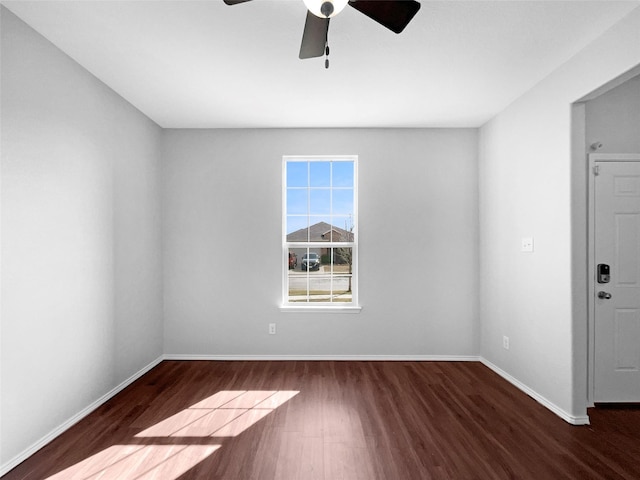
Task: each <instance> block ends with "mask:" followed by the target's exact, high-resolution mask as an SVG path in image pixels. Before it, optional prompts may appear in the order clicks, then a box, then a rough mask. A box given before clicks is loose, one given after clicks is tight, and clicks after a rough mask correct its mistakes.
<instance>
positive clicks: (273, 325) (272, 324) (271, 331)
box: [269, 323, 276, 335]
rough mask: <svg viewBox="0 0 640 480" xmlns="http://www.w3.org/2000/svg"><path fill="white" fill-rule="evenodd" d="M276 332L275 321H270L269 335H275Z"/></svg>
mask: <svg viewBox="0 0 640 480" xmlns="http://www.w3.org/2000/svg"><path fill="white" fill-rule="evenodd" d="M275 334H276V324H275V323H270V324H269V335H275Z"/></svg>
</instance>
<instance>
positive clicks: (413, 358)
mask: <svg viewBox="0 0 640 480" xmlns="http://www.w3.org/2000/svg"><path fill="white" fill-rule="evenodd" d="M163 360H217V361H295V360H300V361H345V362H478V361H480V357H479V356H477V355H190V354H179V353H169V354H165V355H164V356H163Z"/></svg>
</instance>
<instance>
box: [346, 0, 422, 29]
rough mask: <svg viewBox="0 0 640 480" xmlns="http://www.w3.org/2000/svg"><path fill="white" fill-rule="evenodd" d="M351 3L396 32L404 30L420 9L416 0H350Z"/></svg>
mask: <svg viewBox="0 0 640 480" xmlns="http://www.w3.org/2000/svg"><path fill="white" fill-rule="evenodd" d="M349 5H351V6H352V7H353V8H355V9H356V10H358V11H359V12H361V13H364V14H365V15H366V16H367V17H369V18H370V19H372V20H375V21H376V22H378V23H379V24H380V25H382V26H384V27H387V28H388V29H389V30H391V31H392V32H395V33H400V32H402V30H404V27H406V26H407V25H408V24H409V22H410V21H411V19H412V18H413V17H414V16H415V14H416V13H418V10H420V3H418V2H416V1H414V0H350V1H349Z"/></svg>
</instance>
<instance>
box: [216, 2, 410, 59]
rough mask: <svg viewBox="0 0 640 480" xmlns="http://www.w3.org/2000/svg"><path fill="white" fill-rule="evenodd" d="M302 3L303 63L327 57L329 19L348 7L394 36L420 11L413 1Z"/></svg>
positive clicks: (301, 49) (229, 3) (301, 52)
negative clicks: (303, 21)
mask: <svg viewBox="0 0 640 480" xmlns="http://www.w3.org/2000/svg"><path fill="white" fill-rule="evenodd" d="M249 1H251V0H224V3H226V4H227V5H237V4H239V3H244V2H249ZM304 3H305V5H306V6H307V20H306V22H305V24H304V33H303V34H302V44H301V45H300V58H302V59H304V58H313V57H321V56H322V55H327V56H328V55H329V46H328V45H327V36H328V33H329V19H330V18H331V17H334V16H336V15H337V14H338V13H340V12H341V11H342V10H343V9H344V7H346V6H347V4H349V6H351V7H353V8H355V9H356V10H358V11H359V12H361V13H364V14H365V15H366V16H367V17H369V18H371V19H372V20H374V21H376V22H378V23H379V24H380V25H382V26H384V27H386V28H388V29H389V30H391V31H392V32H395V33H400V32H402V31H403V30H404V28H405V27H406V26H407V25H408V24H409V22H410V21H411V19H412V18H413V17H414V16H415V14H416V13H418V10H420V3H419V2H417V1H415V0H304ZM325 67H327V68H328V67H329V60H328V59H327V60H325Z"/></svg>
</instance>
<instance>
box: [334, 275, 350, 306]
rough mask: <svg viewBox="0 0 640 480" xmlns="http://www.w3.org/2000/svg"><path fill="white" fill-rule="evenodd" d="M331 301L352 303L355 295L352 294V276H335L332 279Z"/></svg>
mask: <svg viewBox="0 0 640 480" xmlns="http://www.w3.org/2000/svg"><path fill="white" fill-rule="evenodd" d="M332 280H333V281H332V282H331V283H332V287H333V290H332V292H331V301H332V302H351V301H352V299H353V293H352V292H351V275H333V277H332Z"/></svg>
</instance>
